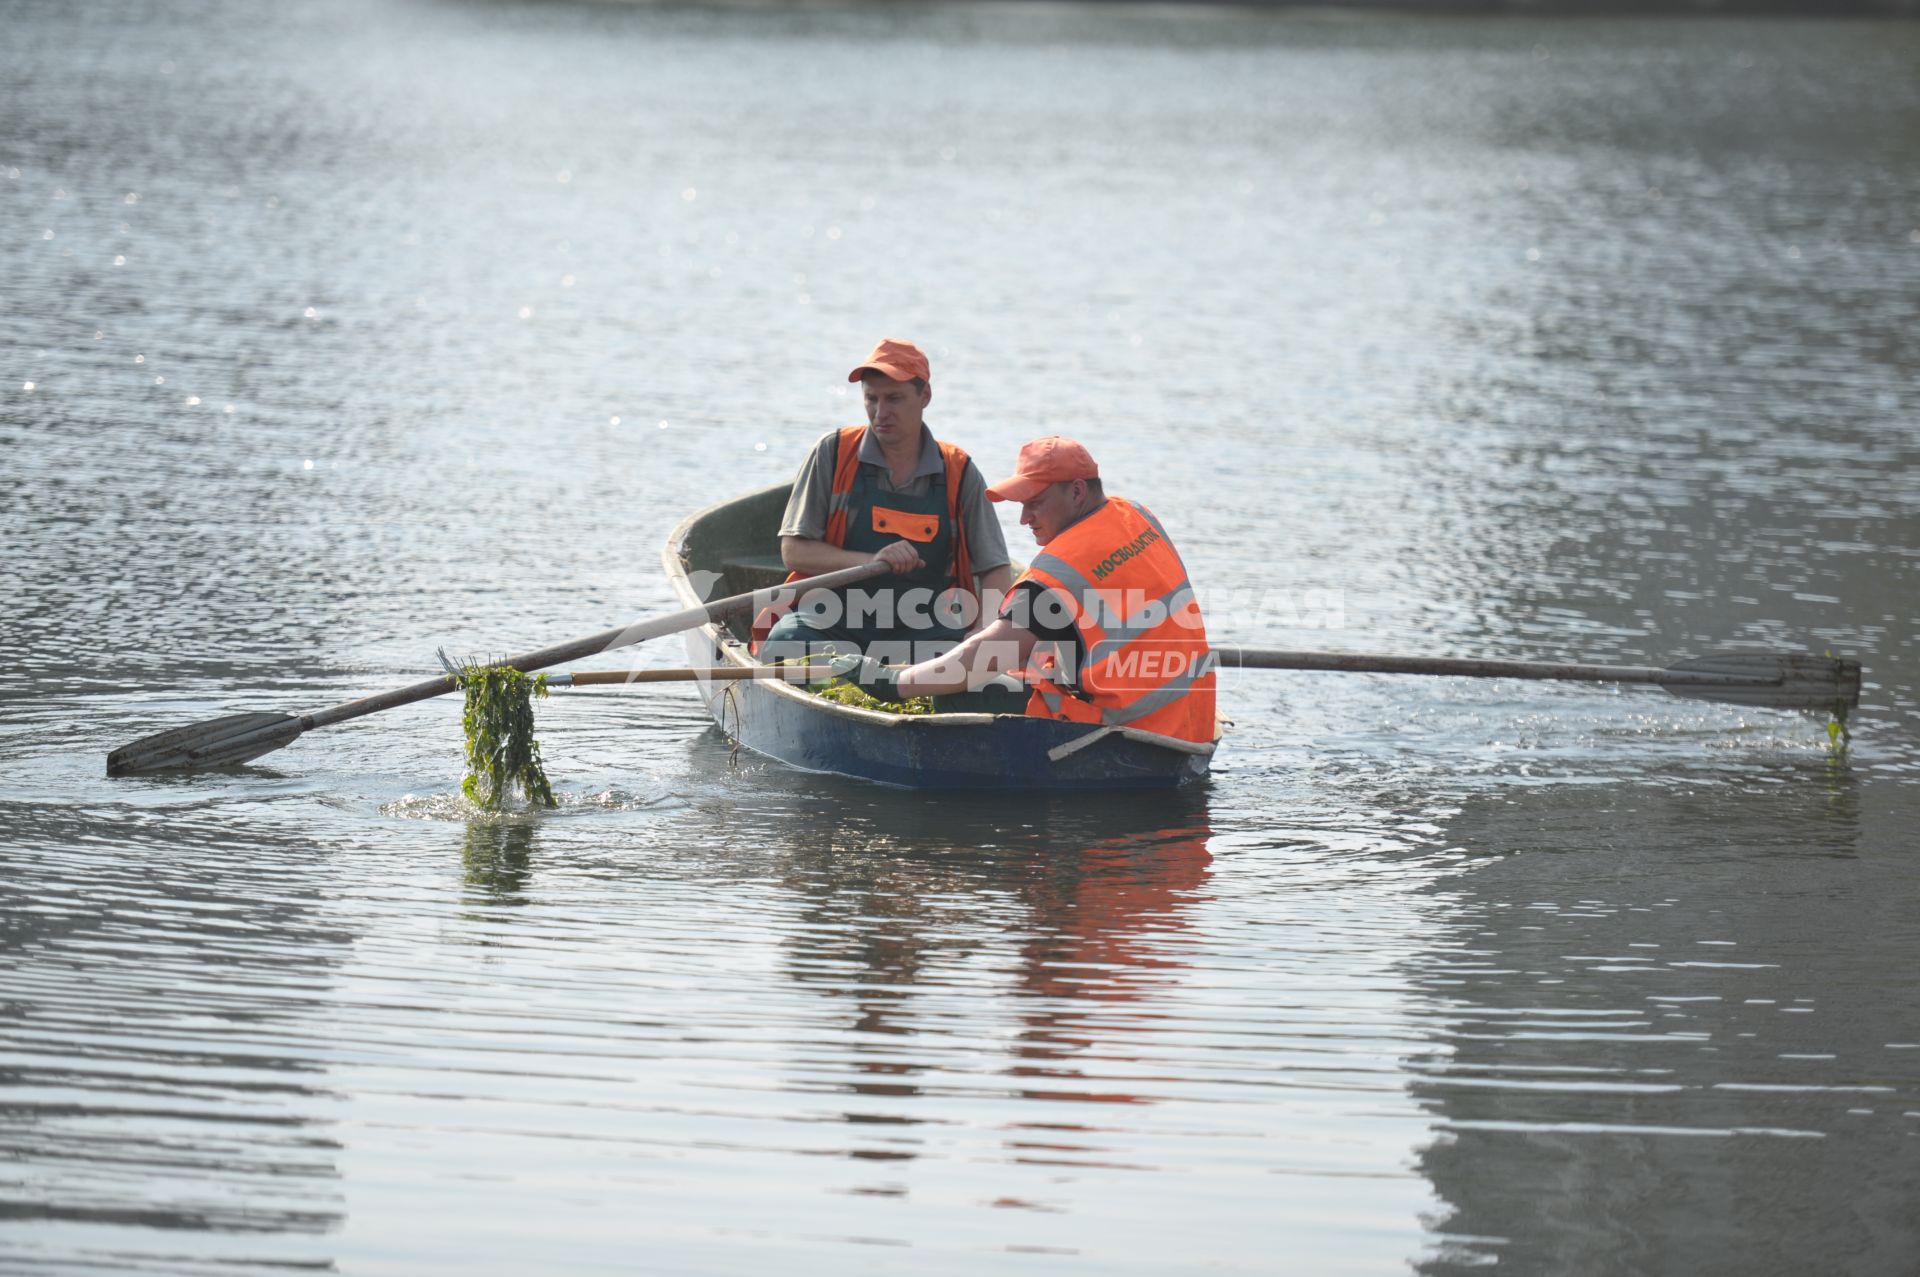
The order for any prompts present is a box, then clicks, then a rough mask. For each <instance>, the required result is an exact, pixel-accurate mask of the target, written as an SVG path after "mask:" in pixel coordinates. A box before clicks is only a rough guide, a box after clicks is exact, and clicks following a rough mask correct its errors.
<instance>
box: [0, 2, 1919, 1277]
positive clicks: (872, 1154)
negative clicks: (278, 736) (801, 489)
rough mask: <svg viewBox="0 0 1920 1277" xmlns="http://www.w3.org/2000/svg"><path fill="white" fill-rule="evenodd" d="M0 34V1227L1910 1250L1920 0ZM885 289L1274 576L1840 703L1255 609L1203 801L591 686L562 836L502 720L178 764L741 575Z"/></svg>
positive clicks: (1300, 601)
mask: <svg viewBox="0 0 1920 1277" xmlns="http://www.w3.org/2000/svg"><path fill="white" fill-rule="evenodd" d="M0 30H4V31H5V32H6V36H5V45H4V48H0V447H3V448H4V453H3V454H0V455H4V462H0V493H4V508H3V510H0V537H3V538H4V540H3V542H0V544H3V545H4V550H5V553H4V555H0V587H3V590H4V597H5V599H6V604H5V607H4V610H3V611H0V651H3V652H4V654H5V660H4V661H0V758H4V760H5V765H4V779H3V780H0V828H4V834H5V837H4V845H3V846H0V953H4V958H3V959H0V962H3V964H4V965H0V1269H3V1270H5V1271H7V1272H27V1273H42V1272H46V1273H52V1272H58V1273H79V1272H93V1271H99V1272H106V1271H138V1272H151V1273H175V1274H178V1273H215V1272H217V1273H234V1272H244V1271H251V1270H278V1269H281V1268H284V1267H296V1268H303V1269H319V1270H324V1271H338V1272H341V1273H348V1274H373V1273H378V1274H391V1273H445V1272H460V1273H470V1274H481V1273H488V1274H491V1273H499V1274H521V1273H528V1272H614V1271H617V1272H624V1273H638V1272H645V1273H702V1274H737V1273H741V1272H751V1271H765V1270H773V1271H780V1272H797V1273H806V1274H814V1273H820V1274H825V1273H833V1274H842V1273H848V1272H885V1273H916V1274H917V1273H952V1274H974V1273H979V1272H982V1271H985V1270H987V1269H988V1268H989V1267H991V1269H992V1270H993V1271H994V1272H996V1273H1017V1274H1044V1275H1047V1277H1053V1275H1061V1277H1066V1275H1068V1274H1076V1275H1077V1274H1115V1273H1140V1274H1160V1273H1172V1272H1180V1273H1185V1272H1202V1271H1205V1272H1229V1273H1259V1274H1269V1273H1281V1272H1295V1273H1312V1274H1341V1273H1352V1274H1378V1273H1383V1272H1396V1271H1410V1270H1411V1271H1418V1272H1421V1273H1428V1274H1453V1273H1465V1272H1469V1271H1472V1270H1476V1269H1480V1268H1484V1267H1486V1266H1488V1265H1494V1266H1496V1267H1497V1268H1498V1269H1499V1270H1500V1271H1513V1272H1517V1273H1576V1274H1606V1273H1622V1274H1626V1273H1636V1274H1637V1273H1684V1274H1710V1273H1739V1274H1741V1275H1742V1277H1752V1275H1753V1274H1771V1273H1780V1274H1799V1273H1806V1272H1813V1271H1822V1272H1833V1271H1844V1272H1849V1273H1866V1274H1881V1273H1885V1274H1895V1273H1900V1274H1906V1273H1911V1272H1913V1271H1915V1270H1916V1268H1917V1267H1920V1213H1917V1212H1916V1208H1915V1202H1916V1201H1920V996H1916V984H1915V978H1914V971H1915V969H1916V966H1917V965H1920V866H1917V865H1916V863H1915V855H1916V851H1917V850H1920V848H1917V847H1916V842H1917V841H1920V840H1917V839H1916V835H1915V832H1914V831H1915V829H1916V828H1920V649H1917V648H1916V642H1915V636H1914V615H1915V604H1916V600H1920V442H1917V441H1916V433H1915V425H1916V422H1920V345H1916V343H1915V340H1914V334H1915V333H1916V332H1917V331H1920V25H1915V24H1911V23H1907V24H1897V23H1883V24H1879V23H1867V22H1860V23H1851V24H1825V23H1821V22H1814V21H1791V22H1747V21H1733V20H1727V21H1719V22H1699V23H1696V22H1688V21H1668V22H1626V21H1599V20H1581V21H1565V22H1546V21H1529V20H1518V19H1516V20H1505V19H1502V20H1451V21H1421V20H1415V19H1409V18H1401V17H1387V16H1375V17H1368V18H1357V17H1347V18H1342V17H1332V16H1328V15H1325V14H1319V15H1299V16H1288V15H1285V14H1271V15H1270V14H1262V13H1246V12H1234V11H1226V10H1211V9H1203V8H1196V9H1191V10H1189V9H1179V10H1164V9H1158V8H1154V9H1123V10H1107V9H1096V8H1055V7H1049V6H1040V5H1034V6H1008V5H979V6H963V7H946V6H940V5H928V6H919V5H915V6H903V7H893V8H884V9H857V8H834V7H821V8H812V7H810V8H806V9H787V8H769V9H756V8H751V7H749V8H738V9H713V10H709V9H700V8H634V7H626V6H621V5H606V4H539V3H514V2H506V0H502V2H495V3H483V2H480V0H386V2H381V3H375V2H372V0H367V2H359V3H356V2H352V0H341V2H339V3H307V2H302V3H283V4H274V5H263V4H248V3H240V2H239V0H203V2H201V3H191V4H160V3H144V2H137V0H103V2H102V3H90V4H87V5H66V4H59V3H53V2H51V0H48V2H45V3H39V2H34V0H0ZM882 334H889V335H899V336H905V337H910V338H914V339H917V340H918V341H920V342H922V343H923V344H924V345H925V346H926V347H927V348H928V350H929V351H930V353H931V354H932V355H933V364H934V385H935V391H936V394H935V399H934V403H933V407H932V409H931V410H930V413H929V418H930V420H931V421H932V422H933V423H934V424H935V426H936V428H937V429H938V430H939V431H940V432H941V433H943V434H946V435H950V436H952V437H954V438H957V439H958V440H959V441H960V442H962V443H964V444H965V445H966V446H968V447H969V448H970V449H972V450H973V451H974V452H975V453H976V454H977V455H978V456H980V457H981V458H982V460H983V464H984V468H985V469H987V470H988V471H989V472H997V471H1001V470H1003V469H1005V468H1006V467H1007V465H1008V463H1009V462H1010V461H1011V458H1012V455H1013V451H1014V449H1015V448H1016V447H1017V446H1018V444H1019V443H1020V442H1021V441H1022V440H1024V439H1026V438H1028V437H1030V436H1033V435H1037V434H1042V433H1048V432H1053V431H1061V432H1066V433H1070V434H1074V435H1076V436H1078V437H1080V438H1082V439H1083V440H1085V441H1086V442H1087V443H1088V444H1089V445H1090V446H1091V448H1092V449H1093V451H1094V453H1095V455H1096V456H1097V457H1098V458H1099V459H1100V461H1101V463H1102V466H1103V469H1104V471H1105V473H1106V475H1107V476H1108V479H1109V483H1110V485H1111V486H1112V487H1113V488H1114V489H1115V490H1117V491H1119V492H1120V493H1122V494H1125V495H1130V496H1134V497H1137V498H1140V499H1142V500H1144V501H1146V502H1147V503H1148V504H1150V505H1151V506H1153V507H1154V508H1155V509H1156V510H1157V511H1158V512H1159V513H1160V514H1161V515H1162V516H1163V517H1164V518H1165V520H1166V521H1167V523H1168V524H1169V526H1170V528H1171V530H1172V532H1173V534H1174V536H1175V537H1176V539H1177V540H1178V541H1179V542H1180V543H1181V547H1182V549H1183V551H1184V553H1185V556H1186V558H1187V561H1188V563H1189V566H1190V567H1191V569H1192V571H1193V575H1194V577H1195V580H1196V582H1197V583H1198V585H1199V586H1200V588H1201V591H1202V597H1203V601H1204V602H1206V604H1207V606H1208V607H1209V610H1210V613H1211V616H1210V619H1211V622H1212V624H1211V628H1212V629H1213V631H1214V633H1215V634H1216V635H1217V636H1218V637H1220V638H1222V639H1223V640H1232V641H1239V642H1246V643H1260V644H1270V645H1275V646H1292V647H1321V648H1336V647H1337V648H1347V649H1351V650H1362V651H1395V652H1411V653H1424V654H1446V655H1459V656H1489V657H1516V658H1578V659H1584V660H1591V661H1610V662H1611V661H1617V662H1625V663H1650V664H1667V663H1669V662H1671V661H1674V660H1677V659H1681V658H1683V657H1687V656H1693V655H1699V654H1702V653H1706V652H1710V651H1715V650H1719V649H1723V648H1778V649H1780V650H1812V651H1823V650H1831V651H1832V652H1834V653H1836V654H1843V655H1848V656H1853V657H1857V658H1858V659H1860V660H1861V661H1863V662H1864V663H1865V665H1866V669H1867V680H1868V685H1867V691H1866V696H1865V702H1864V704H1863V706H1862V709H1861V710H1860V712H1859V713H1858V715H1857V716H1856V718H1855V720H1854V723H1853V729H1854V741H1853V746H1852V750H1851V752H1850V753H1849V754H1848V755H1847V756H1845V757H1844V758H1833V757H1830V756H1829V754H1828V751H1827V737H1826V733H1825V729H1824V725H1823V724H1822V723H1821V722H1820V721H1817V720H1815V719H1813V718H1808V717H1801V716H1796V715H1793V714H1787V713H1781V712H1772V711H1766V710H1751V711H1743V710H1740V709H1737V708H1731V707H1726V706H1718V705H1714V704H1710V703H1705V702H1700V701H1684V700H1679V699H1675V698H1671V697H1668V696H1666V695H1664V694H1662V693H1660V692H1658V691H1655V690H1645V689H1642V690H1630V689H1614V688H1595V687H1581V686H1574V685H1559V684H1519V683H1511V682H1487V681H1466V680H1436V679H1407V678H1399V679H1396V678H1388V677H1379V676H1366V675H1337V674H1279V673H1239V674H1236V675H1235V676H1233V677H1231V678H1229V679H1228V680H1227V681H1226V682H1225V684H1224V686H1223V709H1224V711H1225V712H1226V713H1227V714H1228V715H1229V716H1230V717H1231V718H1232V719H1233V720H1234V724H1235V726H1234V730H1233V732H1232V733H1231V735H1230V737H1229V738H1228V742H1227V745H1226V747H1225V748H1224V749H1223V751H1222V752H1221V754H1220V756H1219V758H1218V760H1217V765H1216V768H1215V772H1214V775H1213V778H1212V779H1211V781H1210V782H1209V783H1208V784H1207V785H1205V786H1204V787H1201V788H1200V789H1198V790H1197V791H1196V792H1193V793H1190V794H1187V795H1185V796H1183V797H1180V798H1176V799H1168V798H1164V797H1162V798H1151V797H1144V796H1143V797H1141V798H1140V799H1139V800H1137V801H1136V800H1117V801H1116V800H1111V799H1102V800H1099V801H1097V802H1095V801H1088V800H1085V799H1071V800H1069V799H1058V800H1045V799H1038V800H1036V799H1022V800H1006V799H997V798H991V797H960V796H951V795H948V796H941V795H911V794H902V793H897V792H891V791H886V790H881V789H877V788H874V787H869V786H863V785H860V784H855V783H850V782H837V781H833V780H828V779H820V778H814V777H808V776H804V775H798V774H795V773H793V772H790V771H787V770H784V769H783V768H781V767H780V766H778V765H775V764H771V763H768V762H765V761H763V760H759V759H756V758H754V757H752V756H750V755H744V754H743V755H740V756H737V757H736V756H734V755H732V754H731V753H730V751H729V749H728V743H727V741H726V739H725V738H724V737H723V736H721V735H720V734H718V733H717V732H716V731H714V730H713V729H711V728H710V727H709V726H708V724H707V722H706V719H705V718H704V716H703V714H702V712H701V710H700V707H699V705H698V703H697V701H696V700H695V699H694V697H693V696H692V694H691V693H689V692H686V691H683V690H680V689H676V688H672V687H667V688H664V689H663V688H658V687H655V688H650V689H647V690H642V691H635V692H630V693H629V692H613V693H601V692H580V693H558V694H556V695H555V697H554V699H553V700H551V701H549V702H546V703H543V704H542V706H541V708H540V722H541V732H542V740H543V744H544V747H545V751H546V756H547V759H548V763H549V770H550V772H551V774H552V776H553V779H554V782H555V786H556V788H557V789H558V790H560V791H561V793H562V805H561V807H560V809H559V810H558V811H557V812H554V813H551V814H545V815H540V816H537V817H510V818H503V819H493V820H489V819H481V818H476V817H474V816H472V815H471V814H470V813H469V812H468V811H466V810H465V809H464V808H463V807H462V805H461V802H460V800H459V799H458V786H459V778H460V769H461V761H460V748H461V736H460V728H459V707H458V705H457V704H455V703H453V702H452V701H449V700H442V701H434V702H429V703H425V704H421V705H416V706H412V707H409V708H406V709H402V710H397V711H393V712H390V713H386V714H381V715H377V716H374V717H372V718H367V719H363V720H360V721H357V722H354V723H351V724H348V725H344V726H341V727H337V728H332V729H328V730H325V731H317V732H314V733H311V734H309V735H308V736H306V737H304V738H302V739H301V740H300V741H298V742H297V743H296V744H295V745H293V746H292V747H290V748H288V749H286V750H284V751H282V752H280V753H277V754H274V755H271V756H270V757H268V758H265V759H262V760H261V761H260V763H259V764H257V765H255V766H253V767H251V768H247V769H241V770H237V771H234V772H229V773H222V774H213V775H199V776H187V777H174V778H148V779H134V780H120V781H109V780H107V779H105V778H104V776H103V774H102V773H103V762H104V757H105V755H106V753H107V752H108V751H109V750H110V749H112V748H114V747H115V746H117V745H120V744H123V743H125V742H126V741H128V740H131V739H133V738H134V737H137V736H141V735H145V734H146V733H148V732H151V731H156V730H159V729H161V728H163V727H169V726H175V725H180V724H184V723H188V722H192V721H195V720H198V719H201V718H206V717H211V716H213V715H215V714H218V713H223V712H228V711H233V710H243V709H252V710H282V711H295V712H299V711H305V710H311V709H316V708H319V707H322V706H325V705H330V704H333V703H335V702H337V701H341V700H345V699H348V698H350V697H353V696H356V695H360V694H363V693H367V692H373V691H378V690H383V689H386V688H389V687H396V686H401V685H403V684H406V683H410V682H413V681H415V680H417V679H419V678H422V677H424V676H426V675H428V674H430V673H432V672H434V670H435V669H436V666H435V664H434V655H433V653H434V649H435V648H436V647H437V646H444V647H446V648H448V649H449V650H450V651H452V652H454V653H457V654H464V655H476V656H486V655H491V656H499V655H504V654H506V653H510V652H516V651H523V650H528V649H531V648H535V647H540V646H544V645H546V644H548V643H553V642H558V641H560V640H563V639H566V638H570V637H573V636H575V635H582V634H587V633H592V632H594V631H597V630H601V629H604V628H607V627H609V626H612V625H616V624H619V623H621V622H624V621H628V620H632V619H636V618H641V617H646V616H649V615H655V614H659V613H662V612H666V611H670V610H673V609H674V608H675V607H676V606H677V604H676V601H675V600H674V598H673V596H672V594H671V592H670V590H669V588H668V586H667V584H666V582H665V580H664V579H663V577H662V575H661V572H660V569H659V553H660V548H661V545H662V543H663V541H664V539H665V537H666V534H667V532H668V530H669V529H670V528H671V527H672V526H673V524H674V523H676V522H677V521H678V520H679V519H680V518H682V517H683V516H685V515H686V514H688V513H690V512H691V511H692V510H694V509H696V508H699V507H701V506H703V505H706V504H709V503H711V502H713V501H717V500H720V499H722V498H725V497H729V496H732V495H735V494H737V493H740V492H743V491H745V490H747V489H749V488H752V487H756V486H758V485H761V484H764V483H769V482H774V481H776V480H779V479H783V478H785V477H787V476H789V475H790V474H791V472H792V470H793V468H794V467H795V466H796V465H797V464H798V462H799V459H800V457H801V455H802V453H803V451H804V450H805V448H806V446H807V444H808V443H809V442H810V441H811V440H812V439H814V438H815V437H817V435H818V434H819V433H820V432H821V431H823V430H825V429H828V428H830V427H832V426H835V425H839V424H844V423H846V422H849V421H852V420H855V419H857V416H858V406H857V403H856V402H855V400H854V399H853V398H851V397H850V396H849V395H848V393H847V387H846V384H845V383H844V381H843V380H842V377H843V375H844V372H845V370H846V368H848V367H850V366H851V363H852V362H853V361H854V360H856V359H857V358H858V357H860V356H861V355H863V354H864V353H865V352H866V351H867V350H868V349H869V348H870V346H871V345H872V343H873V341H874V340H875V339H876V338H877V337H879V336H881V335H882ZM1007 523H1008V525H1009V528H1010V538H1009V540H1010V544H1012V545H1013V546H1014V548H1015V550H1016V553H1024V552H1026V551H1027V550H1028V549H1029V548H1030V543H1029V541H1028V540H1027V538H1026V537H1025V535H1024V533H1022V532H1020V531H1019V530H1018V529H1017V528H1013V527H1012V524H1013V520H1012V518H1011V517H1009V518H1008V519H1007ZM629 663H638V664H649V665H676V664H680V663H681V651H680V648H679V646H678V644H677V643H675V642H656V643H652V644H649V645H647V646H645V647H643V648H641V649H638V650H637V651H636V652H633V653H624V654H614V655H611V656H607V657H603V658H601V659H600V660H599V661H597V662H596V664H598V665H600V666H602V667H607V668H621V667H624V666H625V665H627V664H629Z"/></svg>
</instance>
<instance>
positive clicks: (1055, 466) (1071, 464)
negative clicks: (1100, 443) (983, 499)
mask: <svg viewBox="0 0 1920 1277" xmlns="http://www.w3.org/2000/svg"><path fill="white" fill-rule="evenodd" d="M1099 477H1100V467H1099V466H1096V465H1095V464H1093V454H1092V453H1090V452H1088V451H1087V450H1086V449H1085V448H1083V447H1081V446H1080V445H1079V444H1078V443H1075V442H1074V441H1073V440H1071V439H1067V438H1063V437H1061V436H1060V435H1048V436H1047V437H1046V438H1044V439H1035V440H1033V441H1032V442H1031V443H1029V444H1027V445H1026V446H1025V447H1024V448H1022V449H1020V460H1019V461H1017V462H1015V463H1014V471H1013V474H1012V476H1010V477H1009V478H1005V479H1002V480H1001V481H1000V482H998V483H996V484H994V485H993V486H992V487H991V488H988V489H987V499H988V500H990V501H1031V500H1033V498H1035V497H1037V496H1039V495H1040V494H1041V492H1043V491H1045V490H1046V487H1047V485H1048V484H1050V483H1062V482H1065V481H1066V480H1068V479H1098V478H1099Z"/></svg>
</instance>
